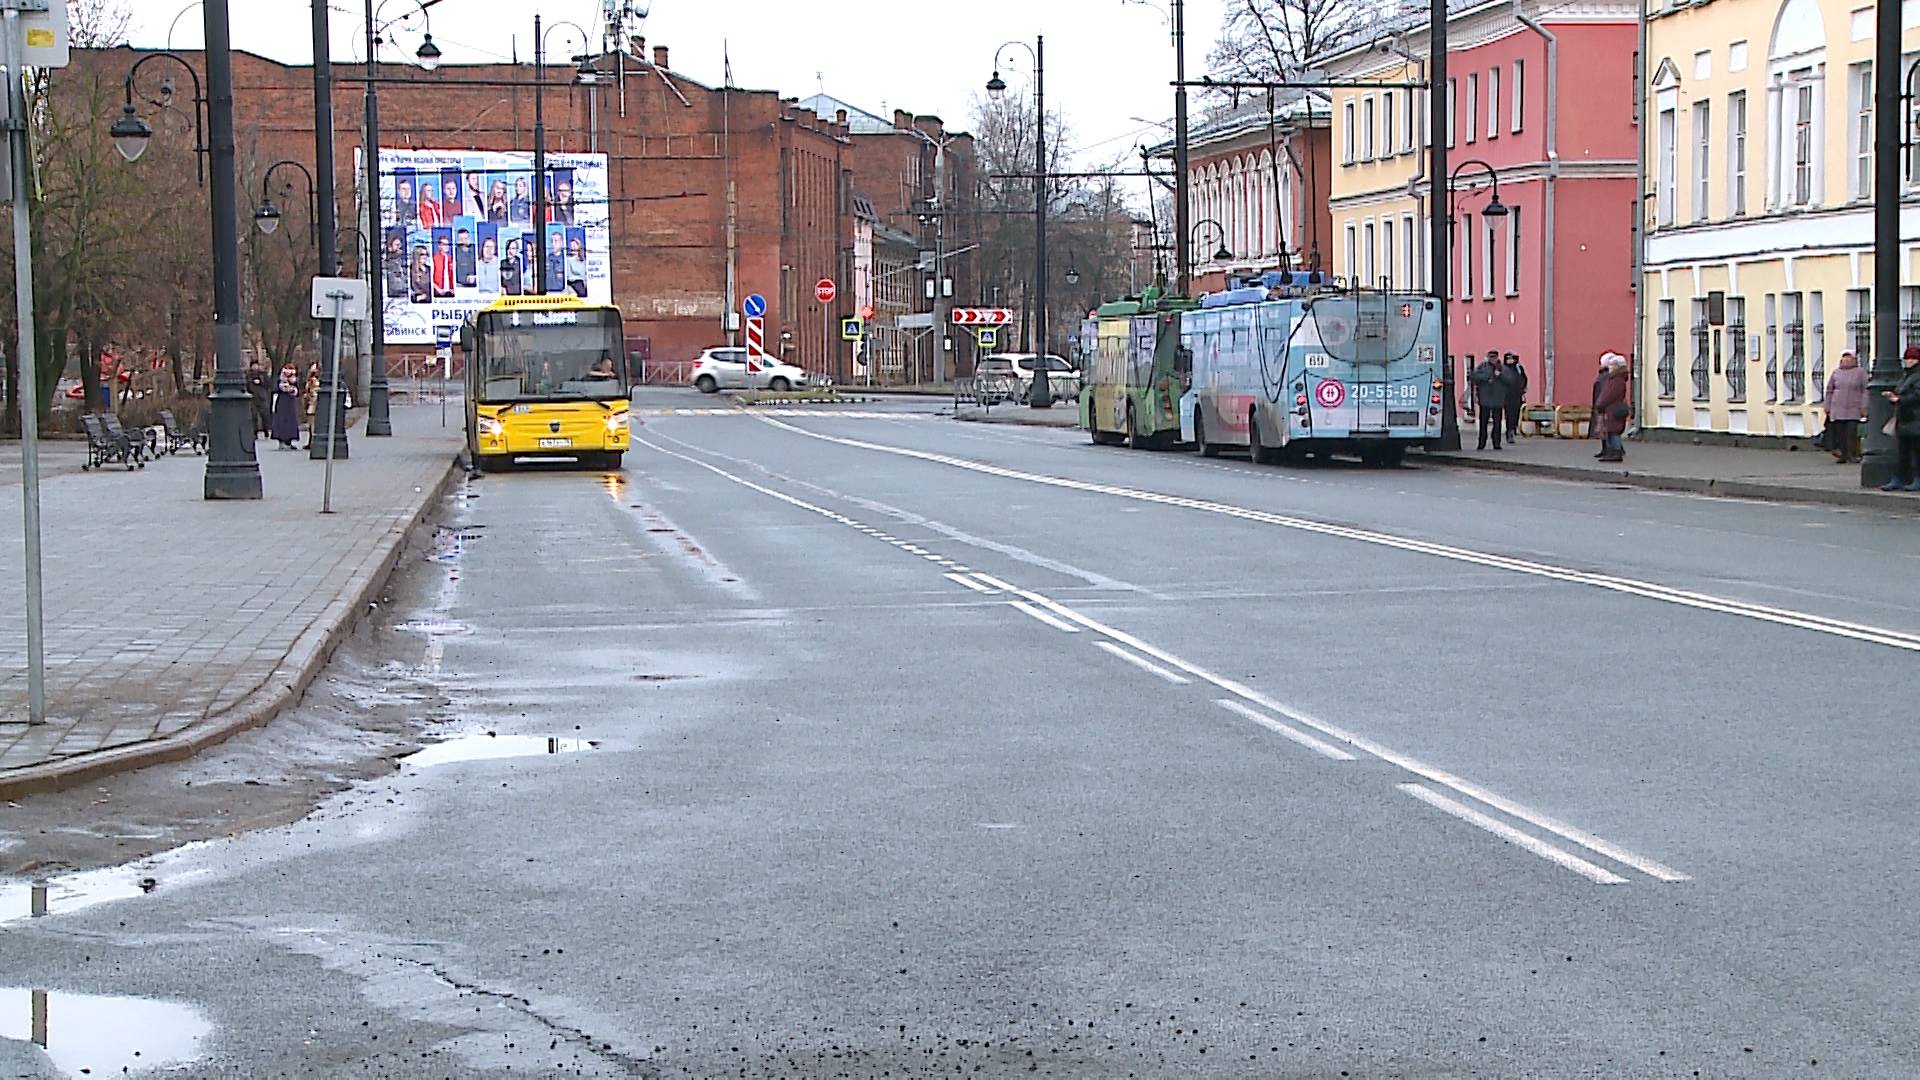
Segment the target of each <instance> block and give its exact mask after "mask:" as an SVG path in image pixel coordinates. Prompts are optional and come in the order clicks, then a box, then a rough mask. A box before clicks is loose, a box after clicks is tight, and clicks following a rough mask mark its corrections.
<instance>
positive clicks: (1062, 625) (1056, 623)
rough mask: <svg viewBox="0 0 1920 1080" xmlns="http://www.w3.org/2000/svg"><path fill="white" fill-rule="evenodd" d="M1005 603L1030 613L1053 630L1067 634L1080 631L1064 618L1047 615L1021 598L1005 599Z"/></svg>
mask: <svg viewBox="0 0 1920 1080" xmlns="http://www.w3.org/2000/svg"><path fill="white" fill-rule="evenodd" d="M1007 603H1009V604H1011V605H1012V606H1013V607H1015V608H1017V609H1019V610H1020V611H1021V612H1023V613H1025V614H1027V615H1031V616H1033V617H1034V618H1036V619H1039V620H1040V621H1041V622H1043V623H1046V624H1047V625H1048V626H1051V627H1053V628H1054V629H1055V630H1059V631H1061V632H1063V633H1068V634H1077V633H1079V632H1080V628H1079V627H1077V626H1075V625H1073V624H1072V623H1070V622H1067V621H1065V620H1064V619H1056V618H1054V617H1053V616H1052V615H1049V614H1047V613H1046V612H1044V611H1041V610H1040V609H1039V608H1037V607H1034V606H1033V605H1032V604H1029V603H1027V602H1025V601H1023V600H1009V601H1007Z"/></svg>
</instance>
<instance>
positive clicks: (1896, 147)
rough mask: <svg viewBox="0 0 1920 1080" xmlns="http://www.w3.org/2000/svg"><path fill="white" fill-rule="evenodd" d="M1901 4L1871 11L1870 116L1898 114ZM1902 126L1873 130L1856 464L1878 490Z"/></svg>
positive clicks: (1887, 474)
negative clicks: (1863, 389)
mask: <svg viewBox="0 0 1920 1080" xmlns="http://www.w3.org/2000/svg"><path fill="white" fill-rule="evenodd" d="M1901 7H1902V5H1900V4H1893V3H1886V2H1882V3H1879V4H1876V5H1875V6H1874V35H1875V37H1874V42H1873V52H1874V59H1873V112H1874V115H1875V116H1879V117H1890V116H1904V115H1905V113H1903V112H1902V111H1901V103H1900V96H1901V95H1900V91H1901V90H1902V89H1903V87H1902V86H1901V83H1900V74H1899V73H1900V72H1901V71H1902V69H1903V65H1902V64H1901V62H1900V11H1901ZM1906 128H1907V126H1906V125H1905V124H1889V123H1876V124H1874V125H1873V370H1872V372H1871V373H1870V376H1869V378H1868V379H1867V431H1866V452H1865V454H1863V455H1862V457H1861V461H1860V485H1861V486H1862V487H1879V486H1880V485H1882V484H1885V483H1887V482H1889V481H1891V480H1892V479H1893V477H1894V473H1895V464H1896V463H1895V461H1894V455H1895V454H1896V453H1898V450H1897V449H1896V447H1895V445H1894V438H1893V436H1891V435H1888V434H1886V433H1885V432H1883V431H1881V430H1880V429H1881V428H1883V427H1885V426H1886V423H1887V420H1888V419H1889V418H1891V417H1892V416H1893V414H1894V406H1893V403H1892V402H1890V401H1888V400H1887V399H1886V398H1883V397H1881V396H1880V395H1881V394H1882V393H1884V392H1886V391H1888V390H1891V389H1893V387H1894V384H1895V383H1897V382H1899V381H1900V264H1901V263H1902V262H1903V261H1905V259H1906V253H1905V252H1904V251H1902V250H1901V248H1900V142H1901V139H1902V136H1904V135H1905V134H1906Z"/></svg>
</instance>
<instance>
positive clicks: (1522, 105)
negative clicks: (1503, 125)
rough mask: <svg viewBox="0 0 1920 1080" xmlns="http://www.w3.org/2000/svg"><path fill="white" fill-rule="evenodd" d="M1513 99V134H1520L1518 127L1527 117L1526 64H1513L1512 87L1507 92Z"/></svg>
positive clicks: (1522, 62)
mask: <svg viewBox="0 0 1920 1080" xmlns="http://www.w3.org/2000/svg"><path fill="white" fill-rule="evenodd" d="M1507 94H1508V96H1510V97H1511V98H1513V133H1514V134H1515V135H1518V134H1520V126H1521V124H1522V123H1523V122H1525V120H1526V116H1527V62H1526V61H1525V60H1515V61H1514V62H1513V87H1512V88H1511V89H1510V90H1508V91H1507Z"/></svg>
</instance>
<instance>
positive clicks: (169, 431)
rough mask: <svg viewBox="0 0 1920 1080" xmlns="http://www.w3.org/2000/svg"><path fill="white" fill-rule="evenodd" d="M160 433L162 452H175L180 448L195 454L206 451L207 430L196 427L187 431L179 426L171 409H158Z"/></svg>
mask: <svg viewBox="0 0 1920 1080" xmlns="http://www.w3.org/2000/svg"><path fill="white" fill-rule="evenodd" d="M160 435H161V438H162V439H163V440H164V446H163V450H162V452H163V453H168V454H176V453H179V452H180V451H182V450H191V451H193V452H194V453H196V454H204V453H206V452H207V431H206V428H204V427H196V428H194V429H193V430H191V431H189V430H187V429H185V428H183V427H181V426H180V421H179V419H178V418H176V417H175V416H174V415H173V410H172V409H161V410H160Z"/></svg>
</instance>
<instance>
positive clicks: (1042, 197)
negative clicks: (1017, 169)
mask: <svg viewBox="0 0 1920 1080" xmlns="http://www.w3.org/2000/svg"><path fill="white" fill-rule="evenodd" d="M1016 45H1017V46H1019V47H1020V48H1022V49H1026V50H1027V52H1028V54H1029V55H1031V56H1032V57H1033V113H1034V128H1035V131H1034V142H1033V147H1034V150H1033V280H1034V290H1035V292H1036V293H1037V294H1038V295H1036V296H1035V297H1034V300H1035V304H1034V308H1035V316H1036V318H1037V319H1038V322H1037V324H1036V325H1037V328H1038V333H1037V335H1036V340H1037V341H1038V343H1039V351H1040V359H1039V360H1038V361H1037V366H1036V368H1035V371H1036V376H1035V378H1034V380H1033V386H1032V387H1031V389H1030V391H1029V393H1028V396H1027V404H1028V405H1029V406H1031V407H1033V408H1036V409H1049V408H1052V407H1053V380H1052V379H1051V378H1048V377H1045V376H1044V375H1043V374H1039V373H1042V372H1044V371H1045V369H1046V366H1047V363H1046V357H1047V76H1046V38H1044V37H1042V36H1039V35H1035V37H1034V39H1033V44H1032V45H1031V46H1029V45H1028V44H1027V43H1026V42H1024V41H1009V42H1007V43H1005V44H1003V45H1001V46H1000V47H999V48H998V49H995V50H994V52H993V77H992V78H990V79H988V80H987V93H989V94H991V95H993V96H994V97H995V98H996V99H997V98H999V97H1000V96H1001V95H1003V94H1005V93H1006V92H1007V84H1006V80H1004V79H1002V78H1001V77H1000V54H1001V53H1003V52H1005V51H1007V50H1008V49H1010V48H1012V47H1014V46H1016ZM934 333H936V334H938V333H940V328H939V327H935V328H934Z"/></svg>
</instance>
